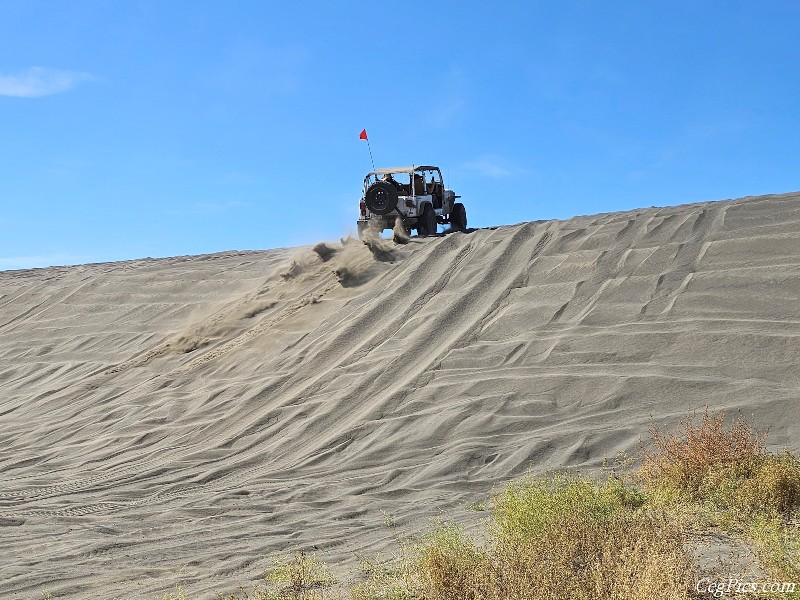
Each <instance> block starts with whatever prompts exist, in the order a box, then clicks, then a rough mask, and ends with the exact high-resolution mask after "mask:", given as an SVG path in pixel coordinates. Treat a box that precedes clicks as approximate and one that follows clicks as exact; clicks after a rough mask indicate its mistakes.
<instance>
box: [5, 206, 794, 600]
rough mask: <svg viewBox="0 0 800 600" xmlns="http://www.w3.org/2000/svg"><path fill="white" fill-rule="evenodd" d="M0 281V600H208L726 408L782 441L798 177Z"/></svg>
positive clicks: (381, 543)
mask: <svg viewBox="0 0 800 600" xmlns="http://www.w3.org/2000/svg"><path fill="white" fill-rule="evenodd" d="M407 242H408V243H405V244H402V245H394V244H392V243H390V242H388V241H382V240H379V241H376V242H374V243H373V244H372V245H371V246H369V247H368V246H365V245H362V244H359V243H358V242H354V241H352V240H351V241H344V242H342V243H327V244H320V245H317V246H315V247H313V248H311V247H309V248H299V249H281V250H269V251H263V252H226V253H220V254H214V255H204V256H188V257H176V258H169V259H157V260H153V259H144V260H136V261H127V262H124V263H105V264H95V265H82V266H77V267H53V268H49V269H34V270H28V271H9V272H0V539H2V546H3V551H2V553H1V554H2V556H0V574H2V576H0V596H2V597H4V598H5V597H9V598H16V597H19V598H32V597H36V596H37V595H38V594H39V593H40V589H41V587H42V586H46V587H47V589H49V590H50V591H52V592H53V593H54V595H55V596H56V597H57V598H76V599H77V598H85V597H88V594H89V593H91V594H92V596H91V597H92V598H109V599H111V598H115V597H118V596H123V597H126V595H128V594H130V591H131V590H132V589H133V590H136V593H137V594H140V595H141V596H143V597H147V594H151V595H153V596H155V595H156V594H157V593H159V592H163V591H164V590H165V589H167V588H169V587H171V586H172V585H174V583H175V582H177V581H185V582H186V583H187V586H188V587H189V588H190V589H191V590H192V592H193V593H194V594H195V595H196V597H208V598H212V597H214V592H215V591H225V590H226V589H229V587H230V586H231V585H232V584H235V583H236V582H239V581H241V582H246V581H249V580H251V579H253V578H255V577H257V576H258V574H259V571H260V570H262V569H263V567H264V566H265V562H264V558H265V557H266V556H267V555H269V554H270V553H273V552H280V551H292V550H295V549H299V548H304V549H308V550H313V551H316V552H317V553H318V555H319V556H320V558H323V559H325V560H328V561H329V562H331V563H333V564H336V565H345V566H346V565H348V564H352V563H353V561H354V557H355V556H356V554H369V553H371V552H377V551H381V550H384V549H386V548H387V547H389V546H390V545H391V543H392V541H391V535H390V532H389V531H387V529H386V527H385V526H384V513H383V512H382V511H385V513H386V514H388V515H390V516H391V518H392V519H393V520H394V522H395V523H397V525H398V528H399V529H400V530H401V531H404V532H412V533H413V532H415V531H419V530H421V529H422V528H423V527H424V526H425V525H426V524H427V522H428V520H429V519H430V518H431V517H433V516H436V515H438V514H440V513H441V514H445V515H447V516H448V517H452V518H456V519H463V520H467V521H469V520H470V519H472V520H475V519H476V518H478V517H479V515H478V516H476V515H475V513H473V512H471V511H469V510H468V508H467V507H468V506H469V505H470V504H472V503H473V502H476V501H482V500H485V498H486V496H487V495H488V494H489V493H490V492H491V489H492V487H493V486H494V485H496V484H498V483H501V482H504V481H507V480H508V479H510V478H512V477H514V476H518V475H520V474H522V473H524V472H525V471H526V470H528V469H531V468H532V469H535V470H544V469H547V468H556V467H561V466H579V467H583V468H587V469H593V468H597V467H598V466H600V465H601V464H602V462H603V460H604V459H605V458H611V457H613V456H614V455H615V454H616V453H617V452H618V451H628V452H632V451H634V450H635V449H636V447H637V445H638V443H639V441H640V439H641V438H642V436H644V435H646V432H647V428H648V424H649V423H650V421H651V419H655V420H656V421H658V422H659V424H661V425H664V426H669V425H671V424H674V423H676V422H677V421H678V420H679V419H680V418H681V417H683V416H685V415H686V413H687V411H689V410H695V409H700V410H702V408H703V407H705V406H709V407H711V408H712V409H717V408H725V409H727V410H728V411H735V410H737V409H741V410H742V412H743V413H744V414H746V415H748V416H752V418H753V421H754V423H755V425H756V426H757V427H762V428H763V427H767V426H769V428H770V441H771V442H772V443H773V444H774V445H775V446H777V447H784V446H785V447H788V448H789V449H790V450H792V451H793V452H798V451H800V433H799V432H798V430H797V425H796V424H797V423H798V422H800V408H799V407H798V397H799V396H800V371H799V370H798V369H797V364H798V359H799V358H800V303H798V301H797V299H798V297H800V243H799V242H800V194H798V193H793V194H782V195H773V196H761V197H751V198H742V199H738V200H732V201H722V202H708V203H699V204H690V205H680V206H673V207H665V208H655V207H654V208H647V209H640V210H634V211H628V212H620V213H608V214H601V215H592V216H582V217H575V218H573V219H569V220H565V221H542V222H530V223H521V224H518V225H512V226H506V227H499V228H493V229H483V230H475V231H472V232H469V233H454V234H450V235H446V236H442V237H434V238H425V239H422V238H412V239H411V240H407Z"/></svg>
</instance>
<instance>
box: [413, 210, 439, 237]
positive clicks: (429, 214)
mask: <svg viewBox="0 0 800 600" xmlns="http://www.w3.org/2000/svg"><path fill="white" fill-rule="evenodd" d="M436 229H437V223H436V213H435V212H433V208H432V207H431V205H430V204H426V205H425V208H423V209H422V214H421V215H420V216H419V220H418V221H417V233H419V235H436Z"/></svg>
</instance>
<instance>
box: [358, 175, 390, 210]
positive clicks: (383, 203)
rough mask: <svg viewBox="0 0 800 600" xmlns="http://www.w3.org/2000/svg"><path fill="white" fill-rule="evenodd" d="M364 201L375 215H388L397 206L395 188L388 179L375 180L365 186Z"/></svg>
mask: <svg viewBox="0 0 800 600" xmlns="http://www.w3.org/2000/svg"><path fill="white" fill-rule="evenodd" d="M364 202H365V203H366V205H367V208H368V209H369V210H370V211H371V212H373V213H375V214H376V215H388V214H389V213H390V212H392V211H393V210H394V209H395V207H396V206H397V188H396V187H394V186H393V185H392V184H391V183H389V182H388V181H376V182H375V183H373V184H372V185H371V186H369V187H368V188H367V193H366V194H364Z"/></svg>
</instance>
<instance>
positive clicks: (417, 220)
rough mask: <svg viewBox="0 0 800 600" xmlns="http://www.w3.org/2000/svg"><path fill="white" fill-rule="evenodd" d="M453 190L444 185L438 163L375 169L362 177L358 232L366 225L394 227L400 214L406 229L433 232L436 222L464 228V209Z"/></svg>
mask: <svg viewBox="0 0 800 600" xmlns="http://www.w3.org/2000/svg"><path fill="white" fill-rule="evenodd" d="M460 197H461V196H456V195H455V193H454V192H453V190H448V189H446V188H445V187H444V182H443V181H442V172H441V171H440V170H439V167H430V166H428V167H424V166H423V167H417V166H413V165H412V166H410V167H394V168H391V169H376V170H375V171H372V172H370V173H368V174H367V176H366V177H365V178H364V189H363V192H362V194H361V202H360V205H359V208H360V210H361V216H360V218H359V219H358V236H359V237H363V236H364V233H365V232H366V231H367V229H370V230H372V231H376V232H381V231H383V230H384V229H393V228H394V226H395V222H396V221H397V219H398V218H399V219H400V220H401V222H402V224H403V228H404V229H405V230H406V232H407V233H410V232H411V230H412V229H416V230H417V234H418V235H435V234H436V232H437V230H438V226H439V223H443V224H448V223H449V224H450V226H451V227H452V228H453V229H457V230H460V231H463V230H465V229H466V228H467V211H466V209H465V208H464V205H463V204H462V203H461V202H456V201H455V200H456V198H460Z"/></svg>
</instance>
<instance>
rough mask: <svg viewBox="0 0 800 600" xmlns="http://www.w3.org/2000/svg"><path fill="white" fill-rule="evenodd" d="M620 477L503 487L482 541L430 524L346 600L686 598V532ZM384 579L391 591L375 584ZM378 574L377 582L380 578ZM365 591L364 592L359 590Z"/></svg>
mask: <svg viewBox="0 0 800 600" xmlns="http://www.w3.org/2000/svg"><path fill="white" fill-rule="evenodd" d="M642 503H643V497H642V496H641V495H640V494H638V493H637V492H636V491H635V490H632V489H630V488H627V487H626V486H625V485H624V484H623V483H622V482H621V481H619V480H616V479H609V480H608V481H605V482H602V483H597V482H593V481H590V480H588V479H585V478H582V477H578V476H570V475H554V476H549V477H534V478H529V479H526V480H523V481H519V482H514V483H512V484H510V485H508V486H507V487H506V488H505V489H504V490H503V491H501V492H500V493H499V494H497V495H496V496H495V497H494V499H493V511H492V515H493V517H492V520H491V521H490V525H489V527H488V528H487V532H486V537H485V539H482V540H478V539H475V538H473V537H471V536H469V535H467V534H466V533H465V532H464V531H463V530H462V529H461V528H459V527H458V526H456V525H452V524H446V523H438V524H437V525H436V526H435V527H434V529H433V530H432V531H431V532H430V533H429V534H428V535H427V536H426V537H425V538H424V539H423V540H422V541H421V542H419V543H417V544H416V545H415V546H413V547H411V548H408V549H406V550H405V552H404V557H403V559H402V560H401V562H400V564H398V565H397V566H396V567H395V568H394V570H392V569H385V570H383V571H382V572H381V573H380V578H378V579H376V578H375V577H374V576H373V575H372V574H369V576H368V578H367V582H364V583H362V584H360V586H361V587H359V588H358V589H357V592H358V593H357V594H354V595H353V596H352V597H353V598H354V600H378V599H380V600H385V599H406V598H408V599H412V598H413V599H415V600H500V599H511V598H513V599H519V600H523V599H524V600H527V599H530V600H534V599H540V598H541V599H548V600H549V599H554V600H557V599H562V598H563V599H564V600H566V599H587V600H588V599H590V598H591V599H609V600H612V599H613V600H616V599H619V600H622V599H628V600H639V599H642V600H644V599H645V598H647V599H653V598H655V599H658V598H663V599H665V600H666V599H679V598H688V597H689V595H688V594H689V589H690V585H691V584H692V583H693V581H694V579H693V574H692V568H691V564H690V561H689V559H688V557H687V555H686V552H685V550H684V541H685V540H684V534H683V532H682V530H681V528H680V527H678V526H677V525H676V523H675V522H673V521H671V520H670V519H669V518H668V516H667V515H666V514H665V513H663V512H655V511H651V510H646V509H644V508H643V507H642ZM387 576H389V577H391V583H392V588H391V591H390V593H387V594H384V593H383V592H384V591H385V590H387V588H385V587H381V585H380V583H381V581H383V582H386V578H387ZM381 578H382V579H381ZM367 592H369V593H367Z"/></svg>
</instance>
